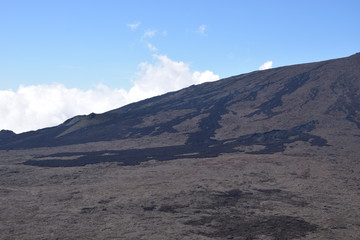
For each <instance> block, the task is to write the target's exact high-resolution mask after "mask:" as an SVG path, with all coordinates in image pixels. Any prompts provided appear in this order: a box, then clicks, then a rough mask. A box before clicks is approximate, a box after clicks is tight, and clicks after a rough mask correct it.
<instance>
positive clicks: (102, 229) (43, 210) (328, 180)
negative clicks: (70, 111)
mask: <svg viewBox="0 0 360 240" xmlns="http://www.w3.org/2000/svg"><path fill="white" fill-rule="evenodd" d="M359 146H360V54H359V53H358V54H355V55H352V56H350V57H346V58H340V59H334V60H328V61H322V62H316V63H307V64H299V65H293V66H285V67H280V68H274V69H270V70H264V71H255V72H251V73H247V74H242V75H238V76H234V77H230V78H226V79H222V80H219V81H217V82H211V83H204V84H201V85H196V86H190V87H188V88H185V89H182V90H180V91H176V92H171V93H167V94H164V95H161V96H157V97H154V98H151V99H147V100H144V101H140V102H137V103H133V104H130V105H127V106H124V107H121V108H118V109H115V110H112V111H109V112H106V113H103V114H89V115H86V116H85V115H84V116H75V117H73V118H71V119H69V120H67V121H65V122H64V123H63V124H60V125H59V126H54V127H51V128H45V129H40V130H38V131H31V132H26V133H22V134H15V133H13V132H11V131H6V130H3V131H0V206H1V207H0V211H1V214H0V232H1V234H0V239H27V240H28V239H51V240H52V239H54V240H55V239H134V240H135V239H136V240H138V239H147V240H158V239H175V240H176V239H177V240H183V239H185V240H192V239H202V240H220V239H241V240H245V239H254V240H255V239H271V240H282V239H287V240H288V239H289V240H290V239H312V240H314V239H317V240H318V239H323V240H325V239H326V240H328V239H360V198H359V196H360V177H359V176H360V162H359V155H360V148H359Z"/></svg>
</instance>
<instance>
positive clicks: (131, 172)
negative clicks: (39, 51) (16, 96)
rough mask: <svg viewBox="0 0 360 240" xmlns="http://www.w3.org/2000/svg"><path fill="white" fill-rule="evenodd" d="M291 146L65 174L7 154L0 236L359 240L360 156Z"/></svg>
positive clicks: (22, 154) (32, 153)
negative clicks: (298, 149)
mask: <svg viewBox="0 0 360 240" xmlns="http://www.w3.org/2000/svg"><path fill="white" fill-rule="evenodd" d="M288 149H289V150H288V151H285V152H282V153H274V154H246V153H225V154H222V155H220V156H217V157H213V158H186V156H184V158H183V159H176V160H171V161H162V162H159V161H156V160H150V161H147V162H142V163H140V164H139V165H135V166H123V165H121V164H118V163H117V162H105V163H100V164H91V165H85V166H81V167H67V168H64V167H55V168H54V167H52V168H51V167H38V166H27V165H23V164H22V163H23V162H25V161H26V160H31V159H35V160H36V159H37V157H39V155H49V154H54V153H56V152H58V151H59V150H60V149H59V148H53V149H51V148H48V149H37V150H36V149H33V150H17V151H2V152H0V164H1V167H0V212H1V214H0V232H1V234H0V239H360V197H359V196H360V181H359V180H360V166H359V162H358V161H357V160H356V158H355V157H351V156H350V155H349V156H348V157H339V156H344V155H346V154H341V155H340V154H336V153H331V151H329V150H318V151H322V152H317V153H315V152H311V151H308V152H307V153H306V154H305V153H299V152H296V151H294V150H292V151H291V150H290V149H291V148H288ZM319 149H320V148H319ZM321 149H323V148H321ZM72 150H74V149H72ZM81 151H82V150H81ZM314 151H315V150H314ZM349 154H350V153H349ZM72 157H74V156H72ZM78 157H79V156H78ZM63 159H66V157H63ZM68 159H69V161H71V159H70V157H68Z"/></svg>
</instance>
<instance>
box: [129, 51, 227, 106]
mask: <svg viewBox="0 0 360 240" xmlns="http://www.w3.org/2000/svg"><path fill="white" fill-rule="evenodd" d="M154 59H155V63H147V62H144V63H141V64H140V65H139V68H140V71H139V72H138V73H137V77H136V80H135V81H133V83H134V86H133V87H132V88H131V89H130V90H129V92H128V99H129V101H131V102H134V101H138V100H141V99H145V98H148V97H152V96H156V95H160V94H163V93H166V92H169V91H175V90H179V89H181V88H184V87H187V86H190V85H192V84H200V83H203V82H210V81H215V80H218V79H219V78H220V77H219V75H216V74H214V73H213V72H211V71H208V70H207V71H204V72H199V71H192V70H191V69H190V66H189V64H187V63H184V62H177V61H173V60H171V59H170V58H168V57H167V56H163V55H154Z"/></svg>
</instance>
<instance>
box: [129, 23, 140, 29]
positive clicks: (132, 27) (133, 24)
mask: <svg viewBox="0 0 360 240" xmlns="http://www.w3.org/2000/svg"><path fill="white" fill-rule="evenodd" d="M140 24H141V23H140V22H134V23H129V24H127V25H126V26H127V27H128V28H130V29H131V30H136V29H137V28H138V27H139V26H140Z"/></svg>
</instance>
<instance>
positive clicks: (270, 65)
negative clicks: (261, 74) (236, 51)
mask: <svg viewBox="0 0 360 240" xmlns="http://www.w3.org/2000/svg"><path fill="white" fill-rule="evenodd" d="M272 65H273V62H272V61H267V62H265V63H264V64H263V65H261V66H260V67H259V70H266V69H270V68H272Z"/></svg>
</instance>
